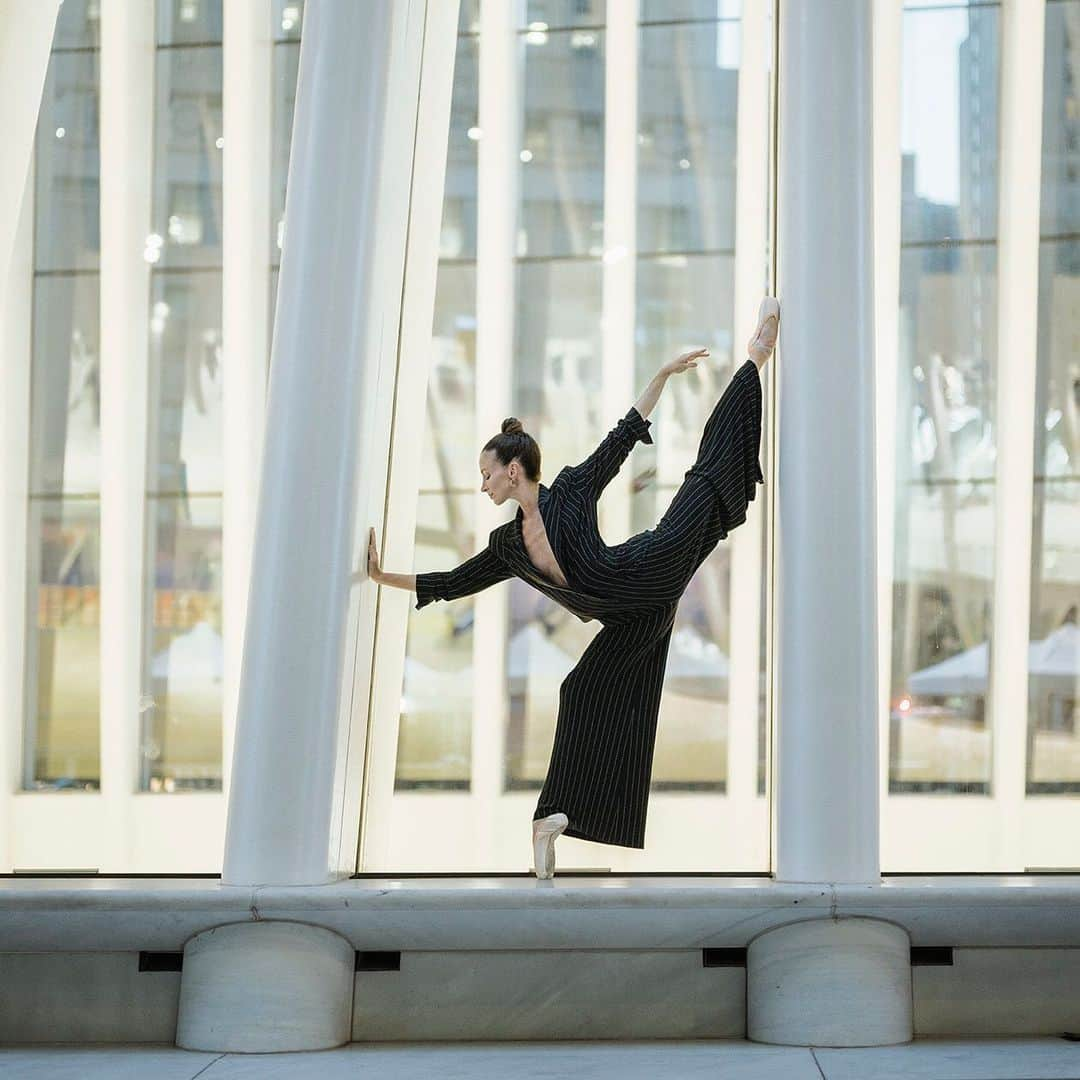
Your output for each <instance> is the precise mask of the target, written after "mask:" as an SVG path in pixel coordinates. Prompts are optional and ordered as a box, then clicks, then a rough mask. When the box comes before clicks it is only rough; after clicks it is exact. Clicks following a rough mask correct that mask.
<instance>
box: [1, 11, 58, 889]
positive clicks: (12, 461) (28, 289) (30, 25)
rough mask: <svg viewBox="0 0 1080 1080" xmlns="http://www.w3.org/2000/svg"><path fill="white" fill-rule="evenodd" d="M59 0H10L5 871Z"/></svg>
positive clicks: (5, 240) (4, 231) (4, 418)
mask: <svg viewBox="0 0 1080 1080" xmlns="http://www.w3.org/2000/svg"><path fill="white" fill-rule="evenodd" d="M58 7H59V0H43V2H42V3H39V4H25V3H22V2H20V0H0V99H2V100H3V102H4V105H5V109H4V118H5V130H4V159H3V165H2V167H0V349H2V350H3V351H2V353H0V356H2V357H3V360H2V362H0V611H3V612H4V616H3V618H2V619H0V727H2V732H3V733H2V736H0V777H3V780H4V787H3V790H2V792H0V871H3V872H7V871H9V870H11V868H12V862H13V858H14V855H13V847H14V841H15V826H14V824H13V820H14V819H13V816H12V810H13V809H14V807H13V806H12V799H13V795H14V793H15V792H17V791H19V789H20V788H21V786H22V748H23V730H24V707H23V706H24V692H23V686H24V683H23V674H24V668H23V665H24V657H25V655H26V650H25V645H26V625H27V609H26V597H27V591H26V589H27V584H26V524H27V468H28V463H29V458H28V452H29V440H30V422H29V421H30V368H31V324H32V317H33V316H32V311H33V281H34V230H33V213H34V197H33V175H34V170H33V168H32V163H33V156H34V135H35V132H36V130H37V119H38V112H39V110H40V107H41V93H42V89H43V88H44V85H45V76H46V73H47V72H48V68H49V53H50V51H51V48H52V39H53V32H54V29H55V25H56V12H57V9H58Z"/></svg>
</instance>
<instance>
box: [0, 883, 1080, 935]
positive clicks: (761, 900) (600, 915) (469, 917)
mask: <svg viewBox="0 0 1080 1080" xmlns="http://www.w3.org/2000/svg"><path fill="white" fill-rule="evenodd" d="M433 915H437V917H433ZM853 915H865V916H869V917H872V918H880V919H885V920H887V921H890V922H894V923H897V924H898V925H901V926H903V927H904V928H905V929H906V930H907V931H908V932H909V934H910V935H911V939H912V944H914V945H953V946H960V947H963V946H969V947H989V946H1013V947H1028V948H1031V947H1041V948H1046V947H1064V948H1075V947H1080V875H1068V876H1056V875H1055V876H1049V875H987V876H979V877H974V878H972V877H949V878H942V877H926V878H890V879H883V881H882V882H881V883H879V884H865V885H851V884H830V883H828V882H807V883H794V882H777V881H774V880H772V879H770V878H767V877H745V878H693V877H655V878H634V877H627V876H615V875H612V876H605V877H603V878H599V879H598V878H596V877H591V876H590V877H576V878H575V877H574V876H573V875H570V874H567V875H565V876H563V875H558V874H556V877H555V878H554V879H552V880H550V881H537V880H536V879H534V878H531V877H524V876H523V877H516V878H509V877H504V878H500V877H489V878H393V877H387V878H356V879H349V880H344V881H339V882H335V883H333V884H329V885H313V886H274V885H260V886H255V887H251V886H230V885H222V884H221V883H220V881H218V880H216V879H188V880H184V879H176V878H170V879H130V878H128V879H125V878H104V877H102V878H89V879H71V878H69V879H54V878H5V879H2V880H0V951H37V950H50V951H68V950H95V951H116V950H122V951H132V950H154V951H179V950H181V949H182V948H183V945H184V942H185V941H187V940H188V939H189V938H190V937H192V936H193V935H194V934H196V933H198V932H199V931H201V930H204V929H207V928H209V927H211V926H218V925H222V924H224V923H230V922H237V921H258V920H264V919H284V920H287V921H295V922H308V923H315V924H318V925H321V926H326V927H328V928H330V929H333V930H336V931H337V932H338V933H340V934H342V935H343V936H345V937H346V938H348V939H349V940H350V941H351V942H352V944H353V946H354V947H355V948H357V949H379V950H387V949H389V950H398V949H400V950H447V949H451V950H464V949H468V950H478V949H479V950H489V949H499V950H502V949H646V950H647V949H700V948H720V947H744V946H746V945H747V944H749V942H750V941H751V940H752V939H753V938H754V937H756V936H757V935H758V934H760V933H762V932H764V931H765V930H768V929H770V928H772V927H775V926H779V925H783V924H785V923H788V922H795V921H801V920H804V919H816V918H826V917H837V918H842V917H846V916H853Z"/></svg>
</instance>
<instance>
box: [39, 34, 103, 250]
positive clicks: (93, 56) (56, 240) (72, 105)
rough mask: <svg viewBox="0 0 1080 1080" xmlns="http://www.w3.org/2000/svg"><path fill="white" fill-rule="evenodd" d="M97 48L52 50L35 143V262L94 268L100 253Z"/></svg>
mask: <svg viewBox="0 0 1080 1080" xmlns="http://www.w3.org/2000/svg"><path fill="white" fill-rule="evenodd" d="M98 77H99V72H98V53H96V52H76V53H53V54H52V56H51V57H50V58H49V66H48V70H47V73H46V76H45V87H44V91H43V93H42V96H41V110H40V112H39V114H38V126H37V140H36V144H35V169H34V173H35V175H34V190H35V198H36V203H35V207H34V265H35V267H36V268H37V269H38V270H87V269H90V270H93V269H97V267H98V262H99V259H100V254H101V234H100V217H99V204H100V183H99V177H100V162H99V155H98V145H99V129H98V86H99V83H98Z"/></svg>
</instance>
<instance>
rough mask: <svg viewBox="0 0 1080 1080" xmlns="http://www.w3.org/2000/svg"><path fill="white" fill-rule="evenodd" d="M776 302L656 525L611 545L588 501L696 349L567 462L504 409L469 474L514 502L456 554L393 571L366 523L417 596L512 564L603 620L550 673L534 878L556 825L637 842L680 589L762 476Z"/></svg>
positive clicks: (445, 594)
mask: <svg viewBox="0 0 1080 1080" xmlns="http://www.w3.org/2000/svg"><path fill="white" fill-rule="evenodd" d="M779 326H780V305H779V304H778V302H777V301H776V299H775V298H774V297H771V296H768V297H766V298H765V299H764V300H763V301H762V302H761V307H760V309H759V312H758V325H757V329H756V330H755V332H754V335H753V337H751V338H750V340H749V342H747V353H748V359H747V360H746V361H745V363H744V364H743V365H742V367H740V368H739V369H738V370H737V371H736V372H735V374H734V375H733V376H732V378H731V380H730V382H729V383H728V386H727V387H726V389H725V390H724V393H723V395H722V396H721V398H720V400H719V401H718V402H717V403H716V405H715V406H714V407H713V410H712V412H711V414H710V416H709V418H708V420H707V421H706V423H705V428H704V432H703V434H702V437H701V443H700V446H699V448H698V453H697V459H696V460H695V462H694V464H693V465H692V466H691V467H690V468H689V469H688V470H687V471H686V473H685V475H684V479H683V482H682V484H681V485H680V487H679V490H678V491H677V492H676V493H675V496H674V498H673V499H672V500H671V503H670V505H669V506H668V508H667V510H666V511H665V512H664V515H663V516H662V517H661V519H660V521H659V522H658V523H657V525H656V526H655V528H652V529H647V530H645V531H644V532H641V533H638V534H637V535H635V536H632V537H630V539H628V540H625V541H624V542H622V543H621V544H616V545H614V546H608V545H607V544H605V543H604V541H603V539H602V538H601V536H600V532H599V529H598V526H597V517H596V502H597V499H599V497H600V494H601V492H602V491H603V490H604V487H605V486H606V485H607V484H608V483H609V482H610V481H611V479H612V478H613V477H614V476H615V475H616V473H617V472H618V471H619V468H620V466H621V465H622V463H623V461H625V460H626V457H627V455H628V454H629V453H630V451H631V449H633V447H634V445H635V444H636V443H637V442H638V441H639V440H640V441H642V442H646V443H651V442H652V441H653V440H652V437H651V436H650V434H649V427H650V425H651V422H650V421H649V420H648V419H646V417H647V416H648V414H649V413H650V412H651V411H652V409H653V406H654V405H655V404H656V401H657V399H658V398H659V396H660V391H661V390H662V389H663V387H664V385H665V384H666V382H667V379H668V378H669V377H670V376H671V375H674V374H678V373H680V372H684V371H687V370H689V369H690V368H693V367H696V366H697V364H698V361H699V359H700V358H701V357H703V356H708V351H707V350H706V349H697V350H694V351H693V352H688V353H684V354H682V355H681V356H679V357H678V358H677V359H675V360H672V361H671V362H670V363H668V364H665V365H664V366H663V367H662V368H661V369H660V371H659V372H658V373H657V375H656V376H655V377H654V378H653V379H652V381H651V382H650V383H649V385H648V387H647V388H646V390H645V391H644V392H643V393H642V395H641V397H640V398H639V399H638V401H637V402H636V403H635V404H634V405H632V406H631V407H630V410H629V411H628V412H627V414H626V415H625V416H624V417H623V418H622V419H621V420H619V422H618V423H617V424H616V425H615V427H614V428H612V430H611V431H610V432H608V434H607V435H606V436H605V437H604V439H603V441H602V442H601V443H600V445H599V446H598V447H597V448H596V450H594V451H593V453H592V454H590V455H589V456H588V457H587V458H586V459H585V460H584V461H582V462H581V463H580V464H578V465H567V466H566V467H565V468H563V469H562V470H561V471H560V472H559V474H558V475H557V476H556V477H555V479H554V480H553V481H552V482H551V486H550V487H548V486H547V485H545V484H543V483H541V482H540V449H539V447H538V446H537V444H536V441H535V440H534V439H533V438H532V436H530V435H528V434H527V433H525V431H524V430H523V429H522V425H521V423H520V421H518V420H516V419H515V418H513V417H510V418H508V419H506V420H504V421H503V424H502V431H501V433H500V434H499V435H496V436H495V437H494V438H492V439H491V440H489V442H488V443H487V444H486V445H485V446H484V448H483V450H482V451H481V453H480V457H479V460H478V465H479V468H480V475H481V486H480V490H481V491H482V492H483V493H485V494H486V495H488V496H489V497H490V498H491V500H492V501H493V502H494V503H495V504H496V505H502V504H503V503H504V502H506V501H507V500H508V499H514V500H516V501H517V502H518V504H519V506H518V511H517V514H516V515H515V517H514V518H513V519H512V520H510V521H508V522H506V523H505V524H503V525H500V526H498V527H497V528H495V529H493V530H492V532H491V534H490V536H489V539H488V544H487V547H485V548H484V550H483V551H481V552H479V553H478V554H476V555H474V556H473V557H472V558H470V559H467V560H466V561H465V562H463V563H462V564H461V565H460V566H458V567H456V568H455V569H453V570H443V571H430V572H428V573H418V574H395V573H391V572H388V571H385V570H382V568H381V567H380V565H379V553H378V550H377V548H376V546H375V530H374V529H372V530H371V531H370V534H369V539H368V574H369V576H370V577H371V578H372V579H373V580H374V581H376V582H378V583H380V584H383V585H390V586H393V587H396V588H404V589H408V590H410V591H415V593H416V599H417V602H416V608H417V609H418V610H419V609H420V608H423V607H424V606H425V605H427V604H430V603H431V602H432V601H434V600H456V599H458V598H459V597H462V596H469V595H471V594H473V593H477V592H480V591H481V590H482V589H487V588H489V587H490V586H492V585H495V584H497V583H498V582H500V581H505V580H507V579H508V578H511V577H518V578H521V579H523V580H524V581H527V582H528V583H529V584H530V585H532V586H533V587H534V588H535V589H537V590H539V591H540V592H542V593H544V594H545V595H546V596H548V597H550V598H551V599H552V600H554V601H555V602H556V603H559V604H561V605H562V606H563V607H565V608H566V609H568V610H569V611H570V612H572V613H573V614H574V615H576V616H577V617H578V618H579V619H581V620H582V621H584V622H589V621H591V620H593V619H598V620H599V621H600V622H601V623H602V624H603V628H602V629H601V630H600V632H599V633H598V634H597V635H596V636H595V637H594V638H593V639H592V641H591V642H590V643H589V645H588V647H587V648H586V649H585V651H584V653H583V654H582V656H581V659H580V660H579V661H578V663H577V664H576V665H575V667H574V668H573V670H572V671H571V672H570V673H569V674H568V675H567V676H566V678H565V679H564V680H563V682H562V685H561V687H560V688H559V713H558V719H557V721H556V725H555V738H554V743H553V745H552V751H551V761H550V764H549V766H548V773H547V777H546V779H545V781H544V786H543V789H542V790H541V792H540V797H539V800H538V802H537V805H536V810H535V812H534V814H533V862H534V870H535V873H536V876H537V878H541V879H544V878H550V877H552V876H553V875H554V872H555V840H556V839H557V838H558V837H559V836H573V837H578V838H580V839H582V840H592V841H594V842H596V843H602V844H615V845H618V846H620V847H630V848H639V849H640V848H644V846H645V818H646V812H647V808H648V797H649V783H650V778H651V775H652V760H653V747H654V744H655V739H656V723H657V717H658V714H659V710H660V695H661V690H662V687H663V677H664V668H665V665H666V663H667V654H668V646H669V644H670V640H671V633H672V629H673V627H674V623H675V613H676V609H677V607H678V603H679V598H680V597H681V596H682V594H683V592H684V591H685V590H686V587H687V585H688V584H689V583H690V579H691V578H692V577H693V576H694V573H695V572H696V570H697V568H698V567H699V566H700V565H701V564H702V562H704V560H705V558H706V557H707V556H708V555H709V553H710V552H711V551H712V550H713V549H714V548H715V547H716V545H717V543H718V542H719V541H720V540H722V539H723V538H724V537H726V536H727V534H728V533H729V532H730V531H731V530H732V529H734V528H736V527H737V526H739V525H741V524H742V523H743V522H744V521H745V520H746V514H747V507H748V504H749V503H750V502H751V501H752V500H753V499H754V497H755V494H756V486H757V485H758V484H761V483H764V477H763V475H762V472H761V466H760V464H759V461H758V452H759V444H760V441H761V403H762V391H761V379H760V371H761V368H762V367H763V366H764V364H765V362H766V361H767V360H768V359H769V356H770V355H771V354H772V351H773V349H774V347H775V345H776V339H777V335H778V332H779Z"/></svg>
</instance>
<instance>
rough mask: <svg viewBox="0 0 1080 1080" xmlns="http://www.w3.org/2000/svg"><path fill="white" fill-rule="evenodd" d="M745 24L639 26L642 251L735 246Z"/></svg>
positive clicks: (639, 161) (728, 247)
mask: <svg viewBox="0 0 1080 1080" xmlns="http://www.w3.org/2000/svg"><path fill="white" fill-rule="evenodd" d="M738 30H739V24H738V23H709V24H705V25H701V24H694V25H691V26H677V25H676V26H654V27H645V28H642V30H641V32H640V52H639V65H640V82H639V84H638V148H637V170H638V212H637V228H638V237H637V243H638V251H639V252H652V251H700V250H710V251H715V250H727V251H730V250H732V249H733V248H734V245H735V142H736V140H735V126H736V116H737V112H738V75H739V71H738V68H739V43H738Z"/></svg>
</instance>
